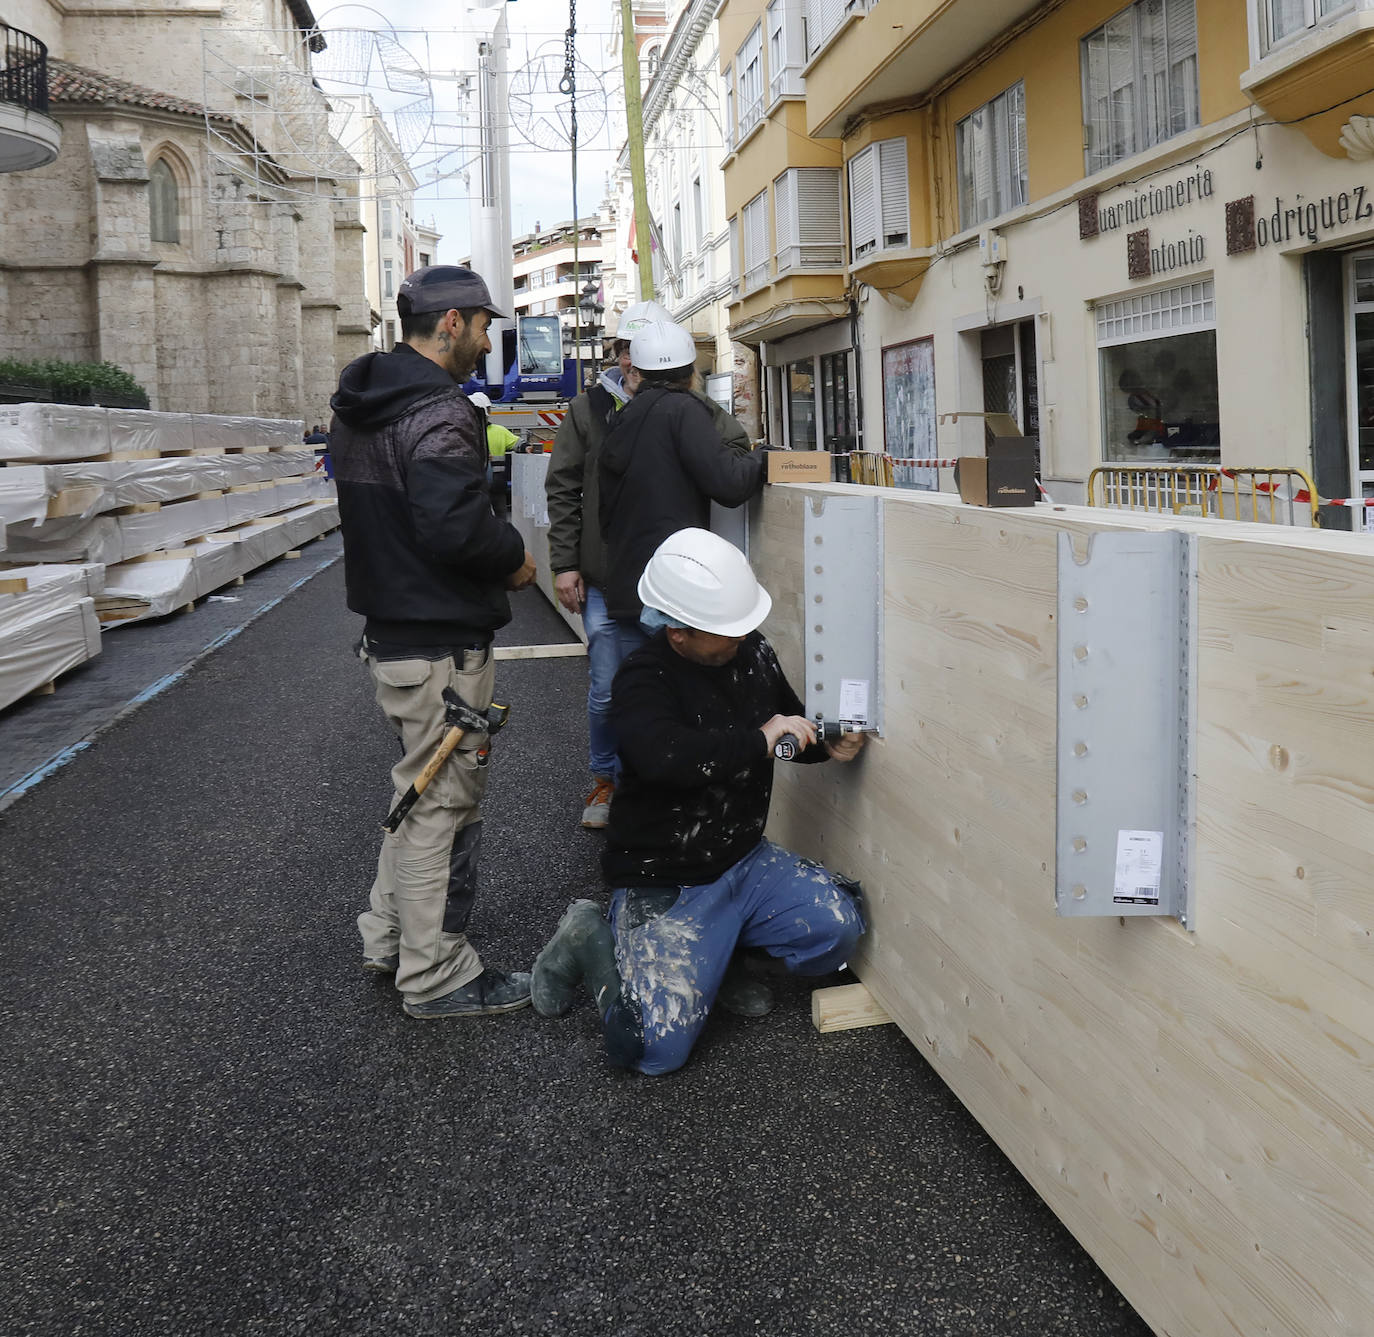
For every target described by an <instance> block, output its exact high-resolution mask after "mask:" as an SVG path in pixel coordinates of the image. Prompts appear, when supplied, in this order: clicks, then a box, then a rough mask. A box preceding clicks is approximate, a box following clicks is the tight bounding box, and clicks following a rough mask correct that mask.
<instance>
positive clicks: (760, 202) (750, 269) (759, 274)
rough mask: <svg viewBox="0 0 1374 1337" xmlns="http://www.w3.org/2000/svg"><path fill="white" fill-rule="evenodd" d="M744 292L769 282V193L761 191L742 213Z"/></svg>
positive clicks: (741, 239)
mask: <svg viewBox="0 0 1374 1337" xmlns="http://www.w3.org/2000/svg"><path fill="white" fill-rule="evenodd" d="M740 224H741V226H740V232H741V238H740V241H741V245H742V247H743V250H744V256H743V260H744V290H745V291H746V292H748V291H749V290H750V289H752V288H757V287H759V286H760V285H761V284H764V283H767V282H768V192H767V191H766V190H763V191H760V192H759V193H758V194H757V195H755V196H754V198H753V199H752V200H750V201H749V203H748V204H746V205H745V206H744V208H743V209H742V210H741V211H740Z"/></svg>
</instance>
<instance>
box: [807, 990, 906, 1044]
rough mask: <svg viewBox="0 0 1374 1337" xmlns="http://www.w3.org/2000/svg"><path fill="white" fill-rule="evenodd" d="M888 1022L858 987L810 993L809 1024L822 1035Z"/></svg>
mask: <svg viewBox="0 0 1374 1337" xmlns="http://www.w3.org/2000/svg"><path fill="white" fill-rule="evenodd" d="M891 1021H892V1018H891V1017H889V1016H888V1015H887V1013H886V1012H885V1011H884V1010H883V1008H882V1005H881V1004H880V1003H878V1002H877V1001H876V1000H875V999H874V997H873V995H872V994H871V993H869V992H868V989H867V988H866V987H865V986H864V985H862V984H840V985H837V986H835V987H834V988H833V989H813V990H812V991H811V1024H812V1025H813V1026H815V1028H816V1029H817V1030H818V1031H820V1032H821V1034H822V1035H825V1034H828V1033H829V1032H830V1031H853V1030H858V1029H859V1027H861V1026H886V1025H888V1024H890V1023H891Z"/></svg>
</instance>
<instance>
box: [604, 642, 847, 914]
mask: <svg viewBox="0 0 1374 1337" xmlns="http://www.w3.org/2000/svg"><path fill="white" fill-rule="evenodd" d="M803 713H804V711H803V707H802V703H801V702H800V701H799V700H798V699H797V694H796V693H795V692H794V691H793V690H792V688H791V686H790V684H789V683H788V681H787V679H786V678H785V677H784V676H783V672H782V667H781V665H780V664H779V663H778V660H777V656H776V655H775V654H774V653H773V647H772V646H771V645H769V644H768V642H767V641H766V640H765V639H764V638H763V635H762V634H761V633H760V632H757V631H755V632H751V633H750V634H749V635H748V636H747V637H746V638H745V639H744V641H743V643H742V644H741V645H740V647H739V650H738V651H737V652H736V654H735V657H734V659H732V660H731V661H730V662H729V663H728V664H725V665H722V666H721V667H719V668H711V667H708V666H706V665H704V664H696V663H693V662H692V661H691V660H689V659H685V658H684V657H683V656H682V655H680V654H678V652H677V651H676V650H674V649H673V647H672V646H671V645H670V644H669V643H668V636H667V633H666V632H663V631H660V632H658V633H657V634H656V635H654V636H653V637H652V638H651V639H650V640H649V642H648V643H647V644H646V645H644V646H642V647H640V649H638V650H636V651H635V652H634V653H633V654H632V655H630V656H629V657H628V658H627V659H626V660H625V662H624V663H623V664H622V665H621V666H620V671H619V672H618V673H617V674H616V675H615V682H614V684H613V685H612V688H611V719H612V721H613V723H614V725H615V731H616V737H617V738H618V739H619V740H620V760H621V774H620V781H619V784H618V785H617V786H616V791H615V797H614V798H613V799H612V801H611V818H610V825H609V826H608V827H607V831H606V835H607V843H606V849H605V851H604V852H603V854H602V857H601V867H602V871H603V872H604V873H605V875H606V880H607V881H608V882H609V883H610V885H611V886H613V887H634V886H675V887H677V886H697V885H699V884H701V883H703V882H714V881H715V880H716V879H717V878H718V877H720V876H721V875H722V874H723V873H724V872H725V871H726V870H727V869H728V868H730V867H732V866H733V865H734V864H736V863H738V862H739V861H740V860H741V859H742V858H743V857H744V856H745V855H746V854H748V853H749V851H750V850H752V849H753V848H754V846H755V845H757V844H758V843H759V841H760V840H762V839H763V828H764V826H765V825H766V824H767V822H768V803H769V800H770V799H771V798H772V795H773V765H774V762H773V754H772V753H771V752H770V751H769V750H768V740H767V739H766V738H765V737H764V736H763V733H762V730H761V727H760V726H762V725H763V724H764V723H765V721H767V720H769V719H771V718H772V717H773V716H774V715H800V714H803ZM829 756H830V754H829V752H828V751H827V750H826V748H825V746H824V745H823V744H820V743H813V744H812V745H811V746H810V747H808V748H805V749H803V750H802V752H801V754H800V756H799V758H798V759H799V760H801V761H805V762H816V761H826V760H828V759H829Z"/></svg>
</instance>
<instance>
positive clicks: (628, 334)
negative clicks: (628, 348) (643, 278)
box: [615, 299, 672, 339]
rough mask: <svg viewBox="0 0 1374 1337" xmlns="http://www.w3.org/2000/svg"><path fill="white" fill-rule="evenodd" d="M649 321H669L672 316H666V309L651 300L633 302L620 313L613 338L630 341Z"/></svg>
mask: <svg viewBox="0 0 1374 1337" xmlns="http://www.w3.org/2000/svg"><path fill="white" fill-rule="evenodd" d="M651 320H667V321H671V320H672V316H670V315H669V314H668V310H667V308H666V307H662V306H660V305H659V304H658V303H657V302H655V301H653V300H652V299H651V300H649V301H647V302H635V303H634V304H633V305H631V306H627V307H626V308H625V310H624V311H622V312H621V313H620V323H619V324H618V325H617V326H616V327H615V337H616V338H617V339H632V338H634V334H635V331H636V330H638V329H639V328H640V327H641V326H643V325H647V324H648V323H649V322H650V321H651Z"/></svg>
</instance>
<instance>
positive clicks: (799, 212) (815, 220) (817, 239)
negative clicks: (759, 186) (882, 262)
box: [773, 167, 844, 273]
mask: <svg viewBox="0 0 1374 1337" xmlns="http://www.w3.org/2000/svg"><path fill="white" fill-rule="evenodd" d="M773 210H774V217H773V222H774V226H775V229H776V232H777V244H778V252H777V254H778V272H779V273H781V272H782V271H784V270H787V269H795V268H802V269H805V268H813V269H815V268H835V267H838V266H839V265H841V264H843V263H844V235H843V227H842V224H841V212H840V211H841V203H840V174H839V171H838V170H837V169H836V168H833V167H793V168H791V169H790V170H789V171H786V172H784V173H783V174H782V175H781V176H780V177H778V178H777V180H776V181H774V183H773Z"/></svg>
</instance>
